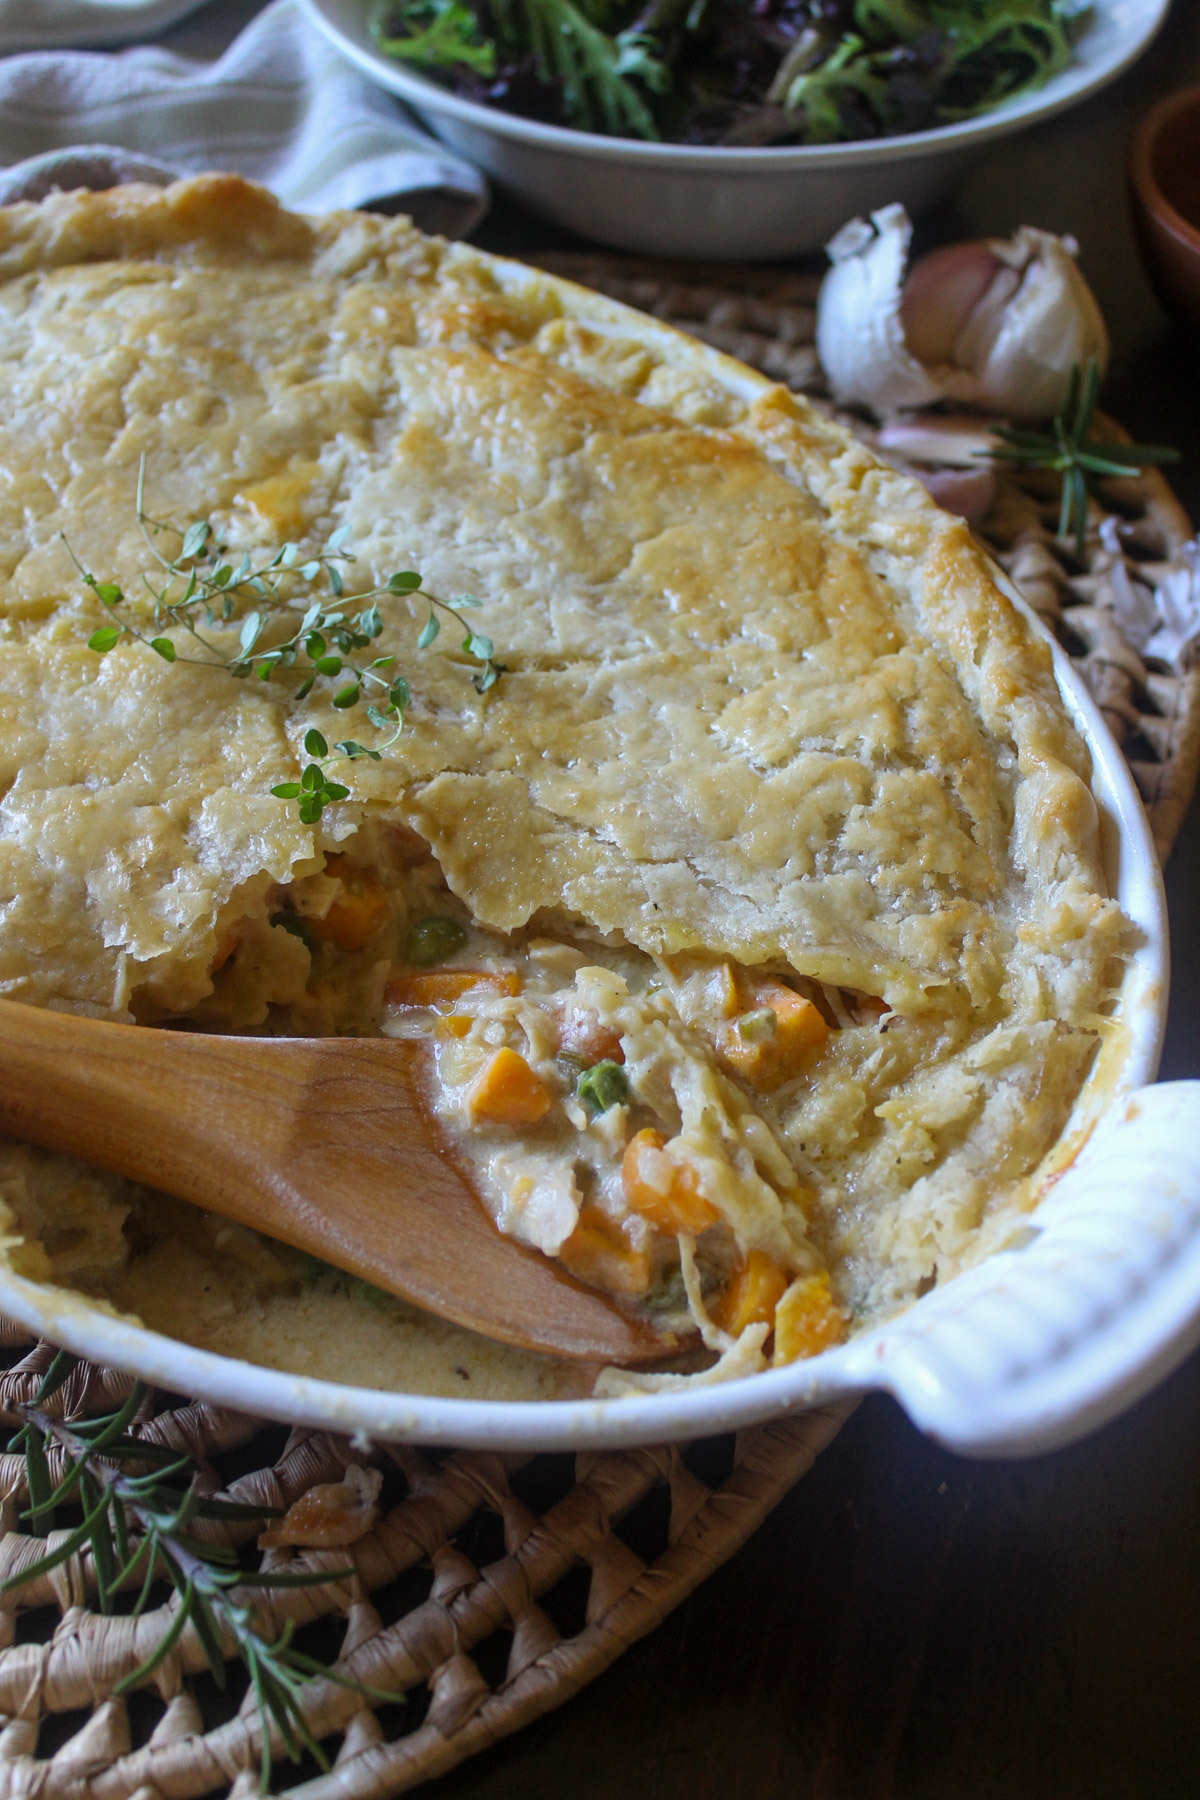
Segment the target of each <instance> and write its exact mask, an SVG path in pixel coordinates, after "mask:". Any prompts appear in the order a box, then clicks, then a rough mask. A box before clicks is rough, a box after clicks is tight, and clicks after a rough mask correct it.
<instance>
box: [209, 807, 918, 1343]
mask: <svg viewBox="0 0 1200 1800" xmlns="http://www.w3.org/2000/svg"><path fill="white" fill-rule="evenodd" d="M272 906H273V911H272V913H271V915H270V919H271V926H272V932H271V935H272V937H274V938H279V937H280V936H281V935H283V936H285V937H286V938H287V939H289V940H292V941H294V942H295V943H296V944H297V945H303V947H304V948H305V949H306V950H307V952H308V954H309V973H308V978H307V980H306V982H305V985H304V989H303V992H302V993H299V994H296V995H295V996H294V997H293V998H291V999H290V1000H289V1001H288V1002H287V1003H286V1004H284V1005H282V1006H280V1005H276V1006H275V1007H274V1008H273V1009H272V1011H271V1015H270V1017H269V1020H268V1026H267V1028H268V1029H282V1030H287V1031H302V1032H307V1033H317V1034H325V1033H329V1032H339V1031H341V1032H345V1031H352V1032H363V1031H375V1030H378V1031H381V1032H383V1033H384V1034H385V1035H387V1036H391V1037H401V1038H408V1039H416V1040H419V1041H421V1042H422V1043H423V1044H425V1045H426V1046H427V1047H428V1062H427V1067H428V1081H429V1099H430V1104H431V1107H432V1110H433V1111H434V1113H435V1114H436V1116H437V1117H438V1119H439V1120H440V1122H441V1124H442V1126H443V1129H444V1130H445V1133H446V1137H447V1143H448V1147H449V1149H450V1150H451V1152H452V1154H454V1156H455V1157H456V1159H457V1160H458V1161H459V1162H461V1163H463V1164H465V1165H466V1167H467V1168H468V1170H469V1172H470V1174H471V1177H472V1179H473V1182H474V1185H475V1186H476V1189H477V1191H478V1193H479V1195H480V1197H481V1199H482V1200H483V1202H484V1204H485V1205H486V1206H487V1207H488V1209H489V1211H490V1212H491V1214H492V1217H493V1218H494V1220H495V1222H496V1225H497V1228H498V1230H500V1231H502V1232H505V1233H508V1234H511V1235H512V1236H514V1237H516V1238H518V1239H520V1240H521V1241H522V1242H523V1243H525V1244H528V1245H530V1246H532V1247H533V1248H535V1249H537V1250H539V1251H540V1252H542V1253H543V1254H544V1255H547V1256H550V1257H554V1258H556V1259H557V1260H558V1261H560V1262H561V1263H562V1264H563V1265H564V1267H565V1268H566V1269H568V1270H569V1271H570V1272H571V1274H572V1275H574V1276H575V1277H576V1278H578V1279H579V1280H580V1281H582V1282H585V1283H587V1284H589V1285H591V1286H594V1287H596V1288H599V1289H601V1290H603V1291H605V1292H606V1293H608V1294H610V1295H612V1296H614V1297H615V1298H616V1299H617V1301H618V1302H619V1303H620V1304H622V1305H624V1306H625V1307H627V1308H631V1309H633V1310H635V1311H637V1312H640V1313H642V1314H645V1315H648V1316H651V1317H653V1318H654V1320H655V1321H656V1322H657V1323H658V1325H659V1327H660V1329H661V1330H662V1331H663V1333H664V1336H665V1338H666V1340H667V1341H668V1342H670V1341H671V1340H672V1339H674V1340H676V1341H678V1342H680V1343H683V1344H685V1345H686V1344H687V1343H688V1342H694V1341H695V1339H696V1335H697V1333H698V1334H699V1338H700V1340H701V1341H702V1343H703V1345H704V1346H705V1348H706V1350H707V1351H708V1352H709V1353H710V1355H709V1357H708V1360H709V1361H710V1362H711V1360H712V1356H713V1355H715V1356H716V1357H717V1358H719V1359H720V1360H721V1362H722V1363H723V1364H725V1365H727V1366H728V1368H729V1372H730V1373H731V1374H732V1373H739V1374H740V1373H745V1372H748V1371H749V1369H751V1368H754V1367H763V1366H765V1364H766V1362H767V1361H768V1360H771V1361H774V1362H776V1363H780V1362H788V1361H792V1360H794V1359H795V1358H797V1357H800V1356H808V1355H812V1354H815V1353H816V1352H818V1351H820V1350H822V1349H825V1348H827V1347H829V1346H830V1345H832V1344H834V1343H837V1342H839V1341H841V1339H842V1338H843V1337H844V1335H845V1332H846V1314H845V1311H844V1309H843V1307H842V1306H840V1305H839V1303H838V1298H837V1296H836V1294H835V1291H834V1289H833V1287H832V1286H831V1282H830V1275H829V1271H828V1269H827V1267H826V1263H825V1260H824V1258H823V1256H822V1254H821V1251H820V1249H819V1248H818V1245H817V1243H816V1242H815V1241H814V1237H813V1234H812V1230H811V1226H812V1222H813V1214H814V1202H815V1199H816V1195H817V1189H818V1185H819V1181H820V1167H819V1159H818V1158H817V1157H816V1156H814V1155H813V1154H811V1153H810V1152H809V1151H808V1150H807V1149H806V1150H804V1151H797V1149H796V1147H795V1146H794V1145H790V1144H789V1143H788V1142H787V1141H786V1137H785V1133H784V1131H783V1129H782V1127H781V1119H782V1118H784V1117H785V1116H786V1109H787V1105H788V1101H789V1097H790V1096H791V1095H793V1094H794V1093H795V1091H796V1090H797V1088H799V1087H802V1086H804V1085H805V1084H808V1083H810V1082H811V1081H812V1080H813V1079H814V1077H816V1076H818V1075H819V1071H820V1065H821V1061H822V1058H823V1057H824V1056H825V1055H826V1053H827V1050H828V1047H829V1044H830V1042H831V1040H832V1039H833V1038H834V1037H835V1036H836V1034H837V1033H838V1032H839V1031H840V1030H842V1029H843V1028H845V1027H847V1026H849V1025H856V1026H860V1027H861V1026H864V1025H866V1026H871V1027H875V1028H879V1027H881V1026H883V1025H884V1024H885V1023H886V1022H887V1019H886V1015H885V1012H884V1009H883V1007H882V1005H881V1003H879V1002H876V1001H873V1000H870V999H868V998H865V997H863V996H854V995H850V994H846V993H844V992H840V991H838V992H835V991H832V990H826V989H823V988H820V987H818V986H817V985H816V984H814V983H811V982H806V981H805V980H803V979H802V978H800V977H798V976H796V975H795V973H794V972H793V971H791V970H789V969H787V968H786V967H783V968H780V969H774V968H765V967H764V968H753V969H751V968H745V967H741V966H738V965H735V964H732V963H730V962H728V961H724V960H720V959H717V958H713V957H704V956H688V957H677V958H672V959H667V960H658V959H655V958H652V957H650V956H648V955H646V954H645V953H643V952H642V951H640V950H638V949H636V948H634V947H633V946H631V945H629V944H628V943H626V942H624V941H616V940H614V939H611V938H609V939H602V938H600V937H598V936H597V935H596V934H595V933H593V932H591V931H589V929H588V928H587V927H586V926H584V925H582V924H580V923H579V922H577V921H573V920H570V919H567V918H564V917H561V916H557V917H548V916H542V917H539V918H538V919H536V920H535V921H533V922H532V923H531V924H530V926H529V927H527V928H526V929H525V930H524V931H521V932H518V933H513V934H506V933H501V932H497V931H493V930H489V929H487V928H484V927H482V926H481V925H479V924H478V922H477V921H476V920H474V919H473V918H472V917H471V915H470V913H469V912H468V910H467V908H466V907H465V906H464V905H463V904H462V902H461V901H459V900H458V899H457V898H456V896H455V895H454V894H453V893H452V892H451V891H450V890H449V888H448V886H447V884H446V882H445V880H444V877H443V876H442V873H441V870H440V868H439V866H438V864H437V863H436V861H435V860H434V859H433V857H432V856H431V855H430V854H429V852H428V850H427V848H426V847H425V846H424V844H423V843H422V841H421V840H420V839H417V838H415V837H412V836H411V835H410V834H407V833H404V832H403V831H397V830H396V829H395V828H394V827H383V828H381V829H379V830H377V831H371V830H368V831H365V832H364V833H362V834H361V835H360V836H359V837H358V838H356V839H354V840H352V841H351V843H350V845H349V846H348V849H347V851H346V852H345V853H343V854H340V855H336V856H332V857H330V858H329V859H328V860H327V862H326V864H325V867H324V868H323V869H322V871H321V872H320V873H318V874H314V875H311V876H308V877H306V878H305V879H303V880H301V881H299V882H296V883H295V884H293V885H292V886H290V887H288V888H285V889H282V890H279V891H278V892H277V893H276V894H275V895H274V896H272ZM256 943H257V939H256V938H255V934H254V933H253V932H251V931H250V930H249V929H246V928H244V929H243V931H242V935H241V936H240V937H239V936H238V934H237V932H236V931H234V932H232V933H231V940H230V945H229V949H228V951H227V956H226V960H225V961H224V963H223V965H222V967H221V969H220V970H219V972H218V980H217V998H218V1003H219V1000H220V996H221V994H222V991H223V988H229V989H230V990H231V991H232V992H233V993H236V992H237V991H238V990H239V986H240V979H241V978H240V977H239V971H238V965H239V963H243V964H246V963H247V962H248V961H249V960H250V959H252V958H254V957H257V965H256V966H257V968H258V969H259V970H260V971H261V967H262V962H263V958H262V954H261V950H257V951H256V949H255V948H254V946H255V944H256ZM246 973H249V970H248V969H245V968H244V969H243V974H246Z"/></svg>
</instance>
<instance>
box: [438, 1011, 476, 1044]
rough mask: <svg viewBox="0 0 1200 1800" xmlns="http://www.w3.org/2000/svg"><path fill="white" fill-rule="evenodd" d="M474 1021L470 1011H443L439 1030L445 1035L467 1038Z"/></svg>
mask: <svg viewBox="0 0 1200 1800" xmlns="http://www.w3.org/2000/svg"><path fill="white" fill-rule="evenodd" d="M473 1023H474V1021H473V1019H472V1018H471V1015H470V1013H453V1012H452V1013H443V1014H442V1016H441V1018H440V1019H439V1020H438V1022H437V1027H438V1032H439V1033H440V1034H441V1035H443V1036H445V1037H452V1038H465V1037H470V1035H471V1026H472V1024H473Z"/></svg>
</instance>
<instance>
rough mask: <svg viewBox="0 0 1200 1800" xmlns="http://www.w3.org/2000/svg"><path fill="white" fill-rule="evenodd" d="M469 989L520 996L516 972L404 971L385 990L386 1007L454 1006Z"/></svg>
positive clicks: (508, 970)
mask: <svg viewBox="0 0 1200 1800" xmlns="http://www.w3.org/2000/svg"><path fill="white" fill-rule="evenodd" d="M472 988H481V989H482V990H484V991H485V992H486V993H491V994H519V993H520V991H521V977H520V976H519V975H518V974H517V971H516V970H515V969H406V970H405V971H404V972H403V974H400V975H393V976H392V979H391V980H390V981H389V982H388V984H387V987H386V988H385V989H384V996H383V997H384V999H385V1000H386V1002H387V1004H388V1005H389V1006H453V1005H454V1004H455V1002H456V1001H458V1000H461V999H462V997H463V995H464V994H469V993H470V992H471V989H472Z"/></svg>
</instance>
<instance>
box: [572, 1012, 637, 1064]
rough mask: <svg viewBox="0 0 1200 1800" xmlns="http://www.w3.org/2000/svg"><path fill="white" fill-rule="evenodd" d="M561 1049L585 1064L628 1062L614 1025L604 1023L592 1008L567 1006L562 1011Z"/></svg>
mask: <svg viewBox="0 0 1200 1800" xmlns="http://www.w3.org/2000/svg"><path fill="white" fill-rule="evenodd" d="M559 1047H560V1049H563V1050H565V1051H567V1052H568V1054H570V1055H572V1056H582V1057H583V1059H584V1060H585V1062H589V1063H598V1062H615V1063H623V1062H624V1061H625V1052H624V1050H623V1049H622V1047H621V1038H620V1034H619V1033H618V1032H616V1031H614V1030H613V1028H612V1026H611V1025H604V1024H602V1023H601V1020H600V1017H599V1015H598V1014H597V1013H596V1012H595V1011H593V1009H592V1008H591V1007H590V1006H577V1005H575V1004H574V1002H564V1003H562V1004H561V1006H560V1009H559Z"/></svg>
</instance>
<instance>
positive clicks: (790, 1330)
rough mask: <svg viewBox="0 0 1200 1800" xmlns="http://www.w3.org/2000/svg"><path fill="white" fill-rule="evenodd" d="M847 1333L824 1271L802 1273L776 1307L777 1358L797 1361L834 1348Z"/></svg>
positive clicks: (781, 1361)
mask: <svg viewBox="0 0 1200 1800" xmlns="http://www.w3.org/2000/svg"><path fill="white" fill-rule="evenodd" d="M845 1336H846V1321H845V1318H844V1317H843V1315H842V1313H841V1312H840V1311H839V1310H838V1308H837V1306H836V1305H835V1303H834V1298H833V1294H832V1292H831V1291H830V1287H829V1277H828V1275H825V1274H817V1275H801V1276H800V1277H799V1279H798V1280H796V1281H793V1283H792V1285H791V1287H790V1288H789V1289H788V1291H787V1293H786V1294H785V1295H784V1296H783V1298H782V1300H780V1302H779V1304H778V1305H777V1306H776V1308H775V1361H776V1363H790V1362H796V1361H798V1360H799V1358H800V1357H802V1356H816V1355H818V1354H819V1353H820V1351H822V1350H829V1349H832V1347H833V1345H834V1344H840V1343H842V1342H843V1341H844V1339H845Z"/></svg>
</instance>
